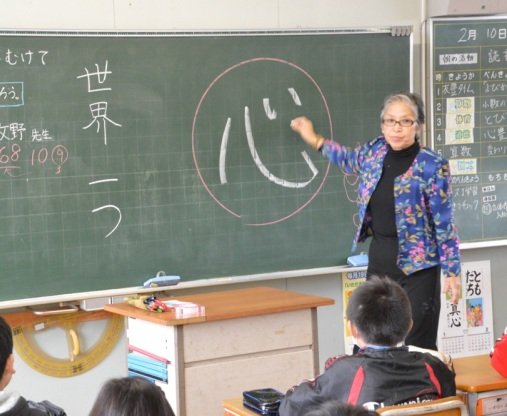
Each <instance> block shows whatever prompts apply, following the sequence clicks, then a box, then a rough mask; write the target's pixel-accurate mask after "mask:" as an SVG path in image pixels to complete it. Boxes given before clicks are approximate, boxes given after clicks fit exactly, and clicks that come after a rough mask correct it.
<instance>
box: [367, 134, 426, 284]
mask: <svg viewBox="0 0 507 416" xmlns="http://www.w3.org/2000/svg"><path fill="white" fill-rule="evenodd" d="M388 147H389V148H388V151H387V154H386V157H385V159H384V164H383V168H382V176H381V178H380V181H379V183H378V184H377V187H376V189H375V191H374V192H373V194H372V196H371V199H370V204H369V210H370V213H371V217H372V228H373V240H372V243H371V245H370V250H369V263H370V268H371V269H372V270H375V269H378V271H383V274H386V273H391V274H392V273H394V272H397V273H400V270H399V269H398V268H397V267H396V257H397V255H398V235H397V232H396V220H395V214H394V179H395V178H396V177H397V176H400V175H402V174H403V173H405V172H406V171H407V170H408V168H409V167H410V166H411V165H412V162H413V161H414V159H415V157H416V156H417V153H419V150H420V146H419V142H417V141H416V142H415V143H414V144H413V145H411V146H410V147H407V148H406V149H402V150H393V149H392V148H391V147H390V146H388Z"/></svg>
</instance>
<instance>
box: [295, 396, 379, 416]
mask: <svg viewBox="0 0 507 416" xmlns="http://www.w3.org/2000/svg"><path fill="white" fill-rule="evenodd" d="M305 416H378V413H377V412H374V411H371V410H366V409H365V408H364V407H362V406H354V405H351V404H348V403H343V402H339V401H335V400H330V401H328V402H324V403H322V404H320V405H319V406H317V407H315V408H313V409H312V410H310V411H309V412H307V413H305Z"/></svg>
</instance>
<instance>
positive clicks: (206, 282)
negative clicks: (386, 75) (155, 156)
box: [0, 26, 413, 309]
mask: <svg viewBox="0 0 507 416" xmlns="http://www.w3.org/2000/svg"><path fill="white" fill-rule="evenodd" d="M362 34H365V35H375V36H376V35H389V36H391V37H393V38H400V37H403V38H406V39H407V43H406V44H405V43H404V45H408V49H409V52H408V54H407V55H408V62H407V68H402V70H401V71H405V70H406V72H407V73H408V76H407V80H408V85H405V86H401V87H398V88H405V89H412V88H413V46H412V43H413V39H412V28H411V27H408V26H397V27H373V28H357V29H333V30H327V29H326V30H313V29H308V30H306V29H305V30H262V31H257V30H256V31H228V32H216V31H211V32H99V31H97V32H95V31H87V32H80V31H0V36H5V37H29V38H31V37H35V38H39V37H43V38H44V37H62V38H66V37H71V38H72V37H84V38H86V37H92V38H95V37H98V38H100V37H104V38H128V37H134V38H135V37H152V36H154V37H167V38H171V37H178V38H180V37H183V38H186V37H189V38H203V39H204V38H214V37H218V38H224V39H225V38H228V37H243V36H249V37H252V36H258V37H259V38H260V37H263V36H264V37H265V36H277V37H284V36H302V37H305V36H314V35H317V36H318V35H338V36H341V35H344V36H349V35H350V36H355V35H362ZM404 52H406V51H405V49H404ZM315 64H318V63H315ZM218 78H219V77H217V78H215V80H217V79H218ZM389 92H391V91H389ZM377 104H381V103H377ZM370 116H371V117H372V118H373V120H375V123H377V122H378V121H377V118H376V116H377V114H370ZM356 124H357V123H356ZM326 133H327V134H329V135H330V137H333V131H332V130H331V131H327V132H326ZM373 137H374V136H367V137H358V140H363V141H364V140H368V139H370V138H373ZM204 185H205V184H204ZM335 185H336V184H335ZM310 201H311V200H310ZM254 225H256V224H254ZM260 225H263V224H260ZM343 238H344V239H345V240H346V242H347V243H346V245H347V246H349V242H350V240H351V238H352V233H350V235H349V234H348V233H347V235H346V236H344V237H343ZM347 255H348V254H341V257H346V256H347ZM345 268H346V266H344V262H343V263H342V262H339V263H338V264H337V265H336V266H327V265H326V266H323V267H319V266H312V267H310V268H295V269H294V270H292V269H291V270H286V269H280V270H276V269H275V270H274V271H265V272H260V273H244V274H243V273H239V274H238V273H231V274H229V273H225V274H220V273H217V274H216V275H213V276H206V277H204V278H198V277H197V278H194V277H190V278H189V279H187V280H186V281H185V279H183V281H182V282H181V283H180V284H178V286H177V288H178V289H180V288H181V289H184V288H191V287H199V286H211V285H222V284H232V283H242V282H252V281H261V280H271V279H285V278H291V277H301V276H312V275H325V274H330V273H336V272H339V271H341V270H344V269H345ZM346 269H347V270H350V268H346ZM154 272H156V270H154ZM171 272H172V270H171ZM175 274H178V273H175ZM224 275H225V276H227V277H222V276H224ZM146 277H152V276H144V277H142V276H140V278H139V284H141V282H142V281H143V280H144V279H145V278H146ZM185 277H186V276H184V278H185ZM32 279H33V278H29V279H28V283H32V282H33V280H32ZM2 282H3V283H2ZM6 282H8V278H7V277H5V276H4V277H3V278H2V276H0V285H1V284H5V283H6ZM15 284H16V285H19V292H20V293H21V295H20V298H19V299H18V298H16V299H11V300H9V299H5V300H0V309H5V308H12V307H21V306H26V305H37V304H45V303H59V302H74V301H78V300H83V299H95V298H99V299H100V300H103V301H104V302H105V303H107V302H110V301H114V298H115V297H116V296H123V295H126V294H130V293H143V292H153V291H154V290H153V289H142V287H140V286H132V285H128V284H125V285H123V284H122V285H121V286H118V285H116V286H112V287H111V288H106V289H93V290H90V291H86V290H85V291H82V290H75V291H73V292H72V293H67V292H64V293H62V294H49V295H48V294H44V291H43V290H42V291H41V293H40V294H41V296H37V295H35V296H27V297H24V298H23V295H22V292H23V286H22V284H23V282H15ZM164 289H165V288H159V289H157V290H164ZM172 289H174V287H171V290H172ZM0 299H1V298H0Z"/></svg>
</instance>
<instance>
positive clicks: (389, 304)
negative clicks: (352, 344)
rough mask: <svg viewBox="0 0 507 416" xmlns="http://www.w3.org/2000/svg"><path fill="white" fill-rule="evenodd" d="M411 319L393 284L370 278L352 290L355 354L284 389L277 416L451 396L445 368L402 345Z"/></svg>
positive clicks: (432, 354) (429, 354) (432, 355)
mask: <svg viewBox="0 0 507 416" xmlns="http://www.w3.org/2000/svg"><path fill="white" fill-rule="evenodd" d="M411 316H412V312H411V310H410V302H409V300H408V297H407V295H406V293H405V291H404V290H403V289H402V288H401V286H400V285H398V284H397V283H396V282H394V281H393V280H391V279H388V278H379V277H376V276H373V277H372V278H371V279H370V280H367V281H366V282H365V283H363V284H362V285H361V286H359V287H358V288H356V289H355V290H354V291H353V292H352V295H351V297H350V299H349V303H348V306H347V325H348V328H349V331H350V332H351V334H352V335H353V336H354V338H355V339H356V343H357V345H358V346H359V347H360V350H359V351H358V352H357V353H356V354H354V355H343V356H339V357H333V358H330V359H329V360H328V361H327V362H326V364H325V371H324V373H323V374H321V375H320V376H318V377H316V378H315V379H313V380H304V381H303V382H302V383H301V384H299V385H298V386H295V387H293V388H292V389H291V390H289V391H288V392H287V394H286V396H285V398H284V399H283V400H282V402H281V404H280V416H304V415H305V414H306V412H308V411H310V410H311V409H312V408H313V407H315V406H318V405H320V404H321V403H323V402H325V401H329V400H338V401H342V402H347V403H350V404H353V405H362V406H364V407H365V408H367V409H369V410H375V409H378V408H379V407H384V406H391V405H397V404H409V403H417V402H422V401H428V400H434V399H439V398H442V397H448V396H453V395H455V394H456V384H455V381H454V371H453V370H452V368H451V366H450V364H446V363H444V362H443V361H442V360H441V359H440V358H439V356H438V353H437V352H436V351H430V350H421V349H418V350H417V351H413V350H411V349H410V348H409V347H407V346H405V345H404V340H405V337H406V335H407V333H408V332H409V331H410V327H411V325H412V320H411Z"/></svg>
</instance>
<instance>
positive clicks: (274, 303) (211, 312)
mask: <svg viewBox="0 0 507 416" xmlns="http://www.w3.org/2000/svg"><path fill="white" fill-rule="evenodd" d="M174 299H177V300H182V301H189V302H194V303H198V304H200V305H204V307H205V309H206V314H205V316H199V317H192V318H180V319H176V318H175V316H174V314H172V313H170V312H163V313H158V312H151V311H148V310H143V309H140V308H136V307H135V306H132V305H129V304H128V303H117V304H113V305H106V306H105V307H104V309H105V310H107V311H109V312H113V313H116V314H119V315H123V316H128V317H133V318H139V319H144V320H146V321H151V322H155V323H158V324H163V325H186V324H192V323H199V322H203V321H218V320H223V319H232V318H242V317H246V316H255V315H265V314H271V313H277V312H288V311H294V310H300V309H309V308H315V307H318V306H326V305H332V304H334V300H333V299H331V298H325V297H320V296H313V295H306V294H303V293H297V292H290V291H287V290H280V289H275V288H271V287H254V288H247V289H237V290H228V291H221V292H210V293H203V294H194V295H187V296H176V297H174Z"/></svg>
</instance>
